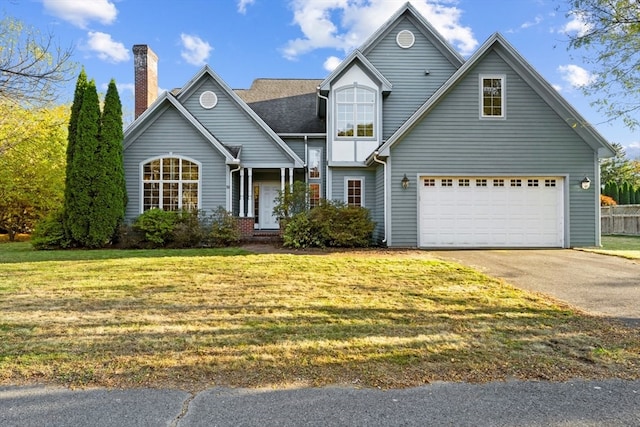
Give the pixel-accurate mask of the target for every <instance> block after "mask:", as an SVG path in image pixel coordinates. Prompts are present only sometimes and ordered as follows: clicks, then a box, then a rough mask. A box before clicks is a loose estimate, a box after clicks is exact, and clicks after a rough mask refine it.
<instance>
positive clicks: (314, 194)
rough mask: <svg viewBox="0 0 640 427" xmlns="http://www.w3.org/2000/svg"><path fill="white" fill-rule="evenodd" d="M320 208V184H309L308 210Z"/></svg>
mask: <svg viewBox="0 0 640 427" xmlns="http://www.w3.org/2000/svg"><path fill="white" fill-rule="evenodd" d="M316 206H320V184H309V208H310V209H313V208H315V207H316Z"/></svg>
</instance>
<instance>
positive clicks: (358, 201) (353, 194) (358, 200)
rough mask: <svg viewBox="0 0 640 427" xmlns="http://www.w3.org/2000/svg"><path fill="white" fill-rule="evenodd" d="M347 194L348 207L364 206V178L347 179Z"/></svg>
mask: <svg viewBox="0 0 640 427" xmlns="http://www.w3.org/2000/svg"><path fill="white" fill-rule="evenodd" d="M345 187H346V188H345V194H346V199H347V200H346V202H347V205H348V206H364V178H346V179H345Z"/></svg>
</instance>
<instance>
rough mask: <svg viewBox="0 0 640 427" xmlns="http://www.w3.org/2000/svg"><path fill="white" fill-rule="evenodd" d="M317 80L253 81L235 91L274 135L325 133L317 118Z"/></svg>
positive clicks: (321, 122)
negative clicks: (245, 87)
mask: <svg viewBox="0 0 640 427" xmlns="http://www.w3.org/2000/svg"><path fill="white" fill-rule="evenodd" d="M321 83H322V80H317V79H256V80H254V81H253V83H252V84H251V88H249V89H235V90H234V92H235V93H236V94H237V95H238V96H239V97H240V98H241V99H242V100H243V101H244V102H245V103H247V105H249V107H251V109H252V110H253V111H254V112H255V113H256V114H257V115H258V116H260V118H261V119H262V120H264V122H265V123H266V124H267V125H268V126H269V127H270V128H271V129H273V130H274V131H275V132H276V133H280V134H286V133H324V132H325V130H326V128H325V123H324V121H323V120H322V119H321V118H320V117H318V115H317V102H318V99H317V95H316V91H317V88H318V86H319V85H320V84H321Z"/></svg>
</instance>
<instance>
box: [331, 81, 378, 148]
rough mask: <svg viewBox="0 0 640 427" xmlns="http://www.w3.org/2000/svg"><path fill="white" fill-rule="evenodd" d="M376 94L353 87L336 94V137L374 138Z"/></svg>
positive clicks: (367, 89)
mask: <svg viewBox="0 0 640 427" xmlns="http://www.w3.org/2000/svg"><path fill="white" fill-rule="evenodd" d="M375 110H376V92H375V91H374V90H372V89H369V88H366V87H362V86H353V87H347V88H345V89H341V90H338V91H337V92H336V136H338V137H351V138H373V137H374V131H373V128H374V122H375V121H374V117H375Z"/></svg>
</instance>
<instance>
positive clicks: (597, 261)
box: [433, 249, 640, 327]
mask: <svg viewBox="0 0 640 427" xmlns="http://www.w3.org/2000/svg"><path fill="white" fill-rule="evenodd" d="M433 254H434V255H435V256H436V257H438V258H440V259H444V260H449V261H456V262H458V263H460V264H463V265H466V266H469V267H472V268H475V269H477V270H479V271H481V272H483V273H485V274H487V275H489V276H493V277H499V278H502V279H504V280H505V281H506V282H507V283H509V284H512V285H514V286H517V287H519V288H521V289H524V290H527V291H533V292H541V293H543V294H546V295H549V296H552V297H555V298H556V299H559V300H562V301H564V302H566V303H569V304H570V305H572V306H575V307H577V308H579V309H582V310H584V311H587V312H590V313H594V314H600V315H604V316H608V317H613V318H616V319H619V320H622V321H623V322H625V323H627V324H628V325H631V326H638V327H640V262H637V261H631V260H627V259H624V258H619V257H614V256H607V255H600V254H594V253H591V252H583V251H579V250H571V249H542V250H537V249H534V250H531V249H526V250H464V251H434V252H433Z"/></svg>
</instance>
